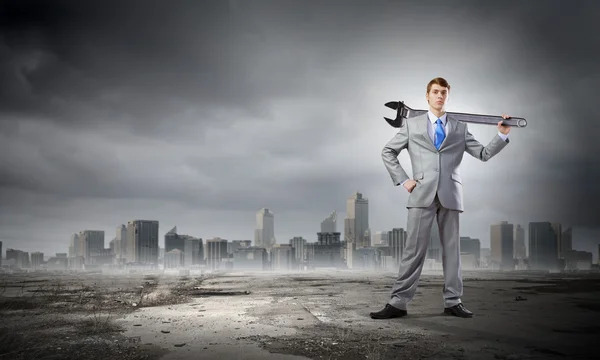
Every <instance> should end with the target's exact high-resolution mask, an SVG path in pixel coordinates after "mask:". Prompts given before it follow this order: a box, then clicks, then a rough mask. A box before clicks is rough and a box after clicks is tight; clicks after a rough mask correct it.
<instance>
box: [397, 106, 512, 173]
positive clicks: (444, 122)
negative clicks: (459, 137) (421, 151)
mask: <svg viewBox="0 0 600 360" xmlns="http://www.w3.org/2000/svg"><path fill="white" fill-rule="evenodd" d="M446 115H447V114H446V113H444V115H442V116H441V117H440V118H439V119H440V120H442V125H444V134H445V135H446V136H448V134H449V133H450V130H451V128H450V122H449V121H447V117H446ZM427 117H428V118H429V126H428V127H427V133H428V134H429V138H430V139H431V141H432V142H433V143H434V144H435V135H436V134H435V129H436V128H437V124H436V121H437V119H438V117H437V116H435V115H434V114H433V113H432V112H431V110H430V111H427ZM498 136H500V138H501V139H502V140H504V141H506V139H508V135H507V134H503V133H501V132H500V131H498ZM408 180H410V179H407V180H404V181H403V182H401V183H400V185H404V183H405V182H407V181H408Z"/></svg>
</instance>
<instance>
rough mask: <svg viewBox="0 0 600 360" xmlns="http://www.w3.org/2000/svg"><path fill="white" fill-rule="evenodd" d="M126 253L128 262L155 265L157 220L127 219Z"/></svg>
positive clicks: (156, 256)
mask: <svg viewBox="0 0 600 360" xmlns="http://www.w3.org/2000/svg"><path fill="white" fill-rule="evenodd" d="M126 253H127V261H128V262H134V263H141V264H154V265H157V264H158V221H156V220H131V221H128V222H127V251H126Z"/></svg>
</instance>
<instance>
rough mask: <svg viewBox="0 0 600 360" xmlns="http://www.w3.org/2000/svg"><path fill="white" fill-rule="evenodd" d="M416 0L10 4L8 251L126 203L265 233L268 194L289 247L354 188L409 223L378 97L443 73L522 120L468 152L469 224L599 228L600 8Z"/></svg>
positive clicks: (4, 158) (378, 225)
mask: <svg viewBox="0 0 600 360" xmlns="http://www.w3.org/2000/svg"><path fill="white" fill-rule="evenodd" d="M416 3H417V2H411V3H410V4H409V3H408V2H406V3H403V2H393V1H368V2H367V1H363V2H358V1H327V2H326V4H325V2H316V1H295V2H292V1H269V2H267V1H252V2H242V1H229V2H226V1H214V2H208V1H189V2H177V1H168V2H167V1H164V2H160V3H158V2H147V1H129V2H127V5H123V4H122V3H121V2H111V1H102V2H92V1H71V2H66V1H65V2H63V1H53V2H52V3H50V2H33V1H22V0H21V1H4V2H3V3H2V5H1V7H0V199H1V200H0V241H3V242H4V248H5V249H6V248H8V247H15V248H19V249H22V250H26V251H37V250H39V251H44V252H46V253H54V252H56V251H62V252H65V251H66V250H67V246H68V241H69V237H70V235H71V234H72V233H74V232H78V231H80V230H84V229H95V230H105V231H106V242H107V246H108V241H110V240H111V239H112V238H113V237H114V234H115V228H116V226H117V225H119V224H122V223H126V222H127V221H128V220H131V219H148V220H159V221H160V237H161V244H162V243H163V239H162V238H163V235H164V233H165V232H166V231H168V230H169V229H170V228H172V227H173V226H177V227H178V230H179V232H180V233H185V234H190V235H194V236H199V237H202V238H205V239H206V238H212V237H215V236H219V237H222V238H225V239H230V240H233V239H253V233H254V227H255V213H256V211H257V210H258V209H260V208H261V207H267V208H269V209H271V210H272V211H273V212H274V213H275V234H276V238H277V241H278V242H287V241H288V240H289V239H290V238H291V237H293V236H303V237H305V238H306V239H308V240H309V241H315V240H316V232H317V231H319V230H320V229H319V224H320V221H321V220H322V219H323V218H325V217H326V216H327V215H328V214H329V213H330V212H331V211H333V210H337V211H338V213H339V218H340V224H338V230H340V231H343V217H344V216H345V201H346V199H347V198H348V197H349V196H350V195H352V193H353V192H355V191H359V192H361V193H363V194H364V196H365V197H367V198H368V199H369V201H370V206H369V211H370V225H371V229H372V231H373V232H375V231H381V230H385V231H387V230H390V229H391V228H393V227H405V224H406V208H405V203H406V200H407V193H406V191H405V190H403V189H402V188H400V187H394V186H393V185H392V181H391V179H390V177H389V175H388V173H387V171H386V170H385V167H384V165H383V163H382V160H381V149H382V148H383V146H384V144H385V143H386V142H387V141H388V140H389V139H391V138H392V137H393V136H394V134H395V132H396V130H395V129H393V128H391V127H390V126H389V125H387V124H386V123H385V121H384V120H383V118H382V117H383V116H393V115H394V114H393V113H392V111H391V110H388V109H386V108H384V107H383V104H384V103H385V102H387V101H390V100H404V101H405V102H407V104H408V105H409V106H411V107H415V108H425V107H426V105H427V104H426V102H425V85H426V84H427V82H428V81H429V80H430V79H431V78H433V77H436V76H443V77H445V78H447V79H448V80H449V82H450V84H451V87H452V90H451V95H450V102H449V106H448V110H449V111H464V112H474V113H489V114H497V115H499V114H501V113H507V114H510V115H514V116H523V117H525V118H527V119H528V121H529V126H528V127H527V128H526V129H514V130H513V131H512V132H511V134H510V136H511V140H512V141H511V143H510V145H509V146H508V147H506V148H505V150H503V151H502V152H501V153H500V154H499V155H498V156H497V157H495V158H494V159H492V160H491V161H490V162H488V163H481V162H479V161H478V160H475V159H473V158H471V157H469V156H468V155H466V157H465V161H464V163H463V167H462V174H463V178H464V182H465V206H466V212H465V213H464V214H463V215H462V225H461V226H462V228H461V235H463V236H471V237H477V238H480V239H481V240H482V243H483V244H482V245H483V246H487V244H488V243H489V225H490V224H491V223H496V222H499V221H501V220H508V221H511V222H513V223H519V224H522V225H523V226H524V227H527V223H528V222H529V221H560V222H562V223H563V224H565V226H569V225H583V226H596V225H599V224H600V221H599V218H598V217H599V215H598V214H600V208H599V206H598V204H599V203H600V194H599V190H598V187H597V185H598V182H599V180H600V168H599V167H598V165H597V164H598V160H599V157H598V155H597V152H598V150H600V146H599V143H600V142H599V141H597V140H595V139H594V138H593V137H594V136H596V133H595V132H594V126H597V125H596V124H595V122H597V118H598V115H596V112H595V110H596V108H595V106H596V104H597V102H598V99H597V98H598V97H597V91H596V88H597V87H598V83H599V80H600V76H599V74H600V71H599V70H598V68H597V64H598V59H597V57H598V56H597V53H596V52H597V49H598V48H599V47H600V44H599V40H598V36H597V35H596V34H597V31H596V28H595V21H596V16H595V14H597V11H598V10H599V6H598V5H597V3H595V2H591V1H589V2H585V1H577V2H571V3H570V4H569V5H568V6H569V7H567V5H566V3H565V2H563V1H560V2H559V1H540V2H536V1H527V2H523V1H503V2H500V1H498V2H494V3H491V2H490V3H485V4H481V3H482V2H479V1H452V2H450V1H429V2H426V1H420V2H418V3H419V4H421V5H416ZM575 4H577V5H575ZM470 130H471V132H472V133H473V134H474V135H475V136H476V138H478V139H479V140H480V141H481V142H482V143H487V142H488V141H489V140H491V138H492V137H493V136H494V134H495V133H496V129H495V127H494V126H482V125H479V126H477V125H470ZM401 163H402V164H403V165H406V166H409V160H408V156H407V155H406V154H405V153H403V155H402V156H401ZM409 170H410V169H409Z"/></svg>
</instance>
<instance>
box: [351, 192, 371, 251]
mask: <svg viewBox="0 0 600 360" xmlns="http://www.w3.org/2000/svg"><path fill="white" fill-rule="evenodd" d="M368 229H369V199H367V198H365V197H363V195H362V194H361V193H359V192H356V193H354V194H352V196H350V197H349V198H348V199H347V200H346V219H344V239H345V241H346V243H352V248H354V249H355V248H360V247H369V246H371V243H370V239H369V238H368V235H367V234H368V232H367V230H368ZM348 246H349V247H350V244H348Z"/></svg>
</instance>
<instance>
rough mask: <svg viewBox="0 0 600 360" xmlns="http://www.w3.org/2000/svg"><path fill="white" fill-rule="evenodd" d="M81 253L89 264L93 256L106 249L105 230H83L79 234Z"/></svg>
mask: <svg viewBox="0 0 600 360" xmlns="http://www.w3.org/2000/svg"><path fill="white" fill-rule="evenodd" d="M78 240H79V241H78V243H79V245H78V246H79V250H78V251H79V253H80V254H82V255H80V256H83V257H84V259H85V263H86V264H89V263H90V261H91V256H92V255H94V254H96V253H100V252H102V251H104V230H83V231H80V232H79V236H78ZM78 255H79V254H78Z"/></svg>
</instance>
